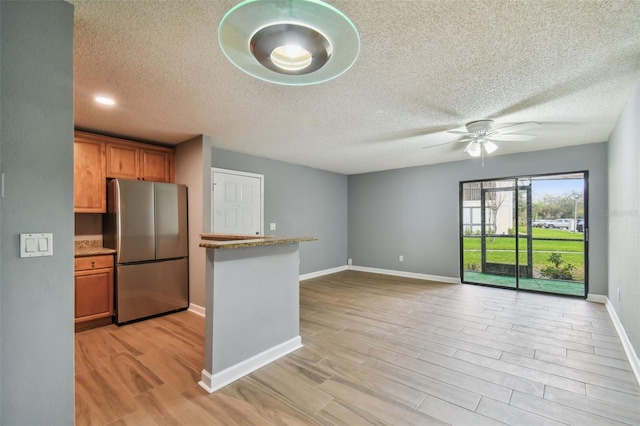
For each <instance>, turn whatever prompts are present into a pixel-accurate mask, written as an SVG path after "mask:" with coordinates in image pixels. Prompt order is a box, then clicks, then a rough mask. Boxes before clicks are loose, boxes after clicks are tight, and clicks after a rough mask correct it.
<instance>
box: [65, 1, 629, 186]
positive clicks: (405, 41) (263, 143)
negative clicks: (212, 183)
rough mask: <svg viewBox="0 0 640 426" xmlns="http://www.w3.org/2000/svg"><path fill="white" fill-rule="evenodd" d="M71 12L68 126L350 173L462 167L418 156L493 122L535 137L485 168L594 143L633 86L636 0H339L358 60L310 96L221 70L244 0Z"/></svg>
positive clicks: (507, 147)
mask: <svg viewBox="0 0 640 426" xmlns="http://www.w3.org/2000/svg"><path fill="white" fill-rule="evenodd" d="M266 1H268V0H266ZM73 3H74V5H75V31H74V32H75V41H74V43H75V46H74V49H75V124H76V126H77V127H79V128H83V129H89V130H94V131H97V132H102V133H106V134H112V135H120V136H126V137H130V138H134V139H139V140H149V141H155V142H158V143H164V144H177V143H180V142H183V141H185V140H188V139H190V138H192V137H194V136H197V135H200V134H206V135H210V136H212V138H213V141H214V146H216V147H219V148H223V149H228V150H232V151H237V152H242V153H248V154H253V155H257V156H262V157H267V158H272V159H277V160H281V161H286V162H290V163H296V164H302V165H306V166H310V167H315V168H319V169H324V170H329V171H335V172H339V173H344V174H355V173H363V172H369V171H377V170H384V169H393V168H401V167H408V166H416V165H423V164H433V163H441V162H448V161H456V160H461V159H467V158H468V156H467V155H466V154H464V153H463V152H462V150H463V149H464V146H465V145H464V144H463V143H451V144H445V145H441V146H438V147H434V148H430V149H422V148H423V147H426V146H431V145H437V144H442V143H444V142H454V141H456V140H457V139H459V138H460V135H454V134H450V133H446V132H445V130H452V129H458V130H463V129H462V127H463V126H464V124H465V123H467V122H469V121H473V120H480V119H487V118H490V119H493V120H495V121H496V126H501V125H506V124H509V123H517V122H522V121H537V122H539V123H540V124H541V126H540V127H538V128H536V129H534V130H533V131H526V132H523V133H527V134H534V135H536V136H537V137H536V138H535V139H534V140H533V141H529V142H500V143H499V150H498V151H497V152H496V153H494V154H493V155H500V154H507V153H514V152H524V151H534V150H541V149H548V148H553V147H561V146H569V145H578V144H586V143H594V142H603V141H606V140H607V139H608V137H609V134H610V133H611V131H612V130H613V126H614V125H615V122H616V120H617V118H618V115H619V114H620V112H621V111H622V108H623V106H624V104H625V102H626V101H627V99H628V98H629V96H630V95H631V91H632V89H633V87H634V86H635V85H636V84H637V83H638V82H639V81H640V1H637V0H632V1H617V0H611V1H587V0H584V1H582V0H581V1H571V0H557V1H553V0H551V1H541V0H540V1H539V0H530V1H518V2H515V1H490V0H482V1H453V0H433V1H430V0H416V1H399V0H369V1H363V0H336V1H332V2H330V3H331V4H332V5H334V6H335V7H337V8H338V9H340V10H341V11H343V12H344V13H345V14H346V15H347V16H349V17H350V18H351V20H352V21H353V23H354V24H355V26H356V27H357V29H358V31H359V33H360V37H361V51H360V56H359V58H358V60H357V61H356V63H355V65H354V66H353V67H352V68H351V69H350V70H349V71H347V72H346V73H345V74H343V75H342V76H340V77H338V78H336V79H334V80H331V81H329V82H325V83H322V84H318V85H313V86H304V87H293V86H281V85H275V84H271V83H266V82H264V81H261V80H257V79H255V78H253V77H251V76H249V75H247V74H245V73H243V72H242V71H240V70H239V69H237V68H236V67H235V66H234V65H232V64H231V63H230V62H229V61H228V60H227V59H226V58H225V56H224V54H223V53H222V51H221V50H220V47H219V46H218V43H217V28H218V24H219V22H220V20H221V18H222V17H223V15H224V14H225V13H226V12H227V11H228V10H229V9H230V8H231V7H233V6H234V5H235V4H237V3H238V1H234V0H207V1H184V0H180V1H178V0H175V1H172V0H168V1H162V2H158V1H89V0H75V1H73ZM97 94H107V95H110V96H112V97H114V98H115V99H116V102H117V105H116V106H115V107H105V106H101V105H97V104H95V103H94V101H93V97H94V96H95V95H97ZM489 164H490V163H488V165H489Z"/></svg>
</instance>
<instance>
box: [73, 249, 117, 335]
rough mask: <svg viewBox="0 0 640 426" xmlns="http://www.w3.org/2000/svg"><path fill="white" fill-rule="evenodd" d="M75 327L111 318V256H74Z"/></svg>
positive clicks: (99, 324) (105, 321)
mask: <svg viewBox="0 0 640 426" xmlns="http://www.w3.org/2000/svg"><path fill="white" fill-rule="evenodd" d="M74 275H75V328H76V331H80V330H86V329H88V328H93V327H99V326H102V325H107V324H111V323H112V322H113V256H112V255H101V256H88V257H78V258H76V259H75V274H74Z"/></svg>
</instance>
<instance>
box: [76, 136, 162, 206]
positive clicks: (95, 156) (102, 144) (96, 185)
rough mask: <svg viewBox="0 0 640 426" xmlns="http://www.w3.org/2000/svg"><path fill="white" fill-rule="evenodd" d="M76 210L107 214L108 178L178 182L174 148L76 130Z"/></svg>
mask: <svg viewBox="0 0 640 426" xmlns="http://www.w3.org/2000/svg"><path fill="white" fill-rule="evenodd" d="M73 147H74V149H73V153H74V165H73V171H74V174H73V178H74V211H75V212H76V213H106V211H107V186H106V179H107V178H120V179H138V180H146V181H153V182H169V183H173V182H175V172H174V167H175V166H174V162H175V150H174V149H173V148H165V147H161V146H155V145H148V144H143V143H137V142H131V141H127V140H124V139H117V138H112V137H108V136H101V135H95V134H93V133H86V132H80V131H76V132H75V133H74V145H73Z"/></svg>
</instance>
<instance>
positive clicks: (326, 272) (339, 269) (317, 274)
mask: <svg viewBox="0 0 640 426" xmlns="http://www.w3.org/2000/svg"><path fill="white" fill-rule="evenodd" d="M347 269H349V267H348V266H347V265H343V266H337V267H335V268H329V269H323V270H321V271H315V272H309V273H308V274H302V275H300V281H304V280H310V279H311V278H318V277H322V276H324V275H329V274H335V273H337V272H342V271H346V270H347Z"/></svg>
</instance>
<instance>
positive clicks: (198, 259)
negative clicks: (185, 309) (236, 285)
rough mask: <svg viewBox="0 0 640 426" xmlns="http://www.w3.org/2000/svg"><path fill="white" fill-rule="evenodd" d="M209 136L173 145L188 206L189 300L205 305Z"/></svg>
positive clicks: (209, 174) (177, 173)
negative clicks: (203, 236)
mask: <svg viewBox="0 0 640 426" xmlns="http://www.w3.org/2000/svg"><path fill="white" fill-rule="evenodd" d="M210 153H211V138H210V137H209V136H205V135H201V136H198V137H196V138H194V139H191V140H189V141H187V142H183V143H181V144H179V145H178V146H177V147H176V183H181V184H184V185H187V187H188V194H189V196H188V205H189V303H191V304H195V305H198V306H200V307H204V306H205V304H206V303H205V283H206V281H205V270H206V262H207V253H206V250H205V249H203V248H200V247H198V245H199V244H200V234H202V233H203V232H209V230H210V225H211V223H210V222H211V221H210V220H209V217H211V213H210V209H211V191H210V190H209V188H211V154H210Z"/></svg>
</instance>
